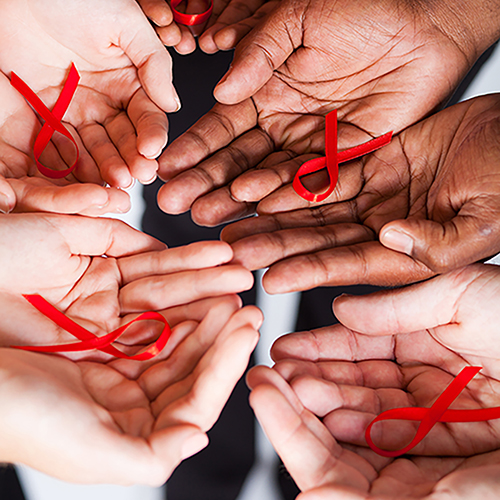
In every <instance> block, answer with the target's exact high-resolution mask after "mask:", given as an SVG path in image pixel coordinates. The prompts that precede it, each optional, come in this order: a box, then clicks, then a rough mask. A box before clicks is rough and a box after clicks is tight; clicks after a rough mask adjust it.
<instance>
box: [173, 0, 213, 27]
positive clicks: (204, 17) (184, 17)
mask: <svg viewBox="0 0 500 500" xmlns="http://www.w3.org/2000/svg"><path fill="white" fill-rule="evenodd" d="M183 1H184V0H172V1H171V2H170V7H171V8H172V14H173V16H174V21H175V22H176V23H178V24H183V25H184V26H196V25H198V24H203V23H204V22H206V21H208V19H209V18H210V16H211V15H212V10H213V8H214V2H213V0H208V4H209V7H208V9H207V10H206V11H205V12H202V13H201V14H184V13H183V12H179V11H178V10H177V9H176V7H177V6H178V5H180V4H181V3H182V2H183ZM186 1H187V0H186Z"/></svg>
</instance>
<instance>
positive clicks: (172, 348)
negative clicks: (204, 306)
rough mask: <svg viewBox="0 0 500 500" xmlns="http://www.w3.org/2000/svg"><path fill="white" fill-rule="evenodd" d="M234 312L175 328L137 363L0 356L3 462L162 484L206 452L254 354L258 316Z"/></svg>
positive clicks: (81, 476)
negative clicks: (150, 356) (153, 354)
mask: <svg viewBox="0 0 500 500" xmlns="http://www.w3.org/2000/svg"><path fill="white" fill-rule="evenodd" d="M238 307H239V304H238V302H237V301H235V300H224V301H222V302H220V304H219V305H218V306H216V307H213V308H212V310H211V311H210V312H209V313H208V314H207V316H206V317H205V319H204V320H203V321H202V322H201V323H200V324H199V325H197V324H196V323H193V322H190V323H183V324H182V325H179V326H178V327H176V328H174V329H173V333H172V336H171V338H170V340H169V343H168V344H167V347H166V349H165V351H164V352H162V353H161V354H160V356H159V357H158V358H155V359H154V360H151V361H149V362H144V363H141V362H136V361H130V360H115V361H111V362H109V363H107V364H106V363H98V362H91V361H80V362H72V361H70V360H68V359H63V358H59V357H57V356H51V355H41V354H34V353H28V352H21V351H15V350H10V349H9V350H8V349H0V366H2V371H1V374H0V379H1V384H0V386H1V388H0V401H1V405H0V407H1V411H0V423H1V425H0V427H1V428H0V436H1V440H2V449H1V452H0V457H1V459H2V461H9V462H16V463H19V462H20V463H23V464H26V465H29V466H31V467H34V468H36V469H38V470H41V471H42V472H45V473H47V474H50V475H53V476H56V477H58V478H59V479H62V480H65V481H72V482H78V483H107V484H110V483H111V484H121V485H131V484H137V483H140V484H148V485H152V486H159V485H161V484H163V483H164V482H165V481H166V479H167V478H168V477H169V476H170V474H171V473H172V471H173V470H174V468H175V467H176V466H177V465H178V464H179V463H180V461H181V460H183V459H185V458H187V457H189V456H191V455H193V454H195V453H197V452H198V451H200V450H201V449H202V448H204V447H205V446H206V445H207V443H208V438H207V436H206V434H205V433H206V431H207V430H208V429H209V428H210V427H211V426H212V425H213V423H214V422H215V420H216V418H217V417H218V415H219V414H220V412H221V410H222V407H223V405H224V403H225V402H226V400H227V398H228V397H229V395H230V393H231V391H232V389H233V387H234V385H235V384H236V382H237V380H238V379H239V378H240V377H241V375H242V373H243V371H244V370H245V367H246V365H247V363H248V360H249V357H250V353H251V351H252V350H253V348H254V347H255V344H256V342H257V339H258V333H257V328H258V327H259V325H260V323H261V315H260V312H259V311H258V309H256V308H254V307H250V308H245V309H243V310H241V311H237V309H238ZM167 351H168V352H167ZM96 450H98V453H96Z"/></svg>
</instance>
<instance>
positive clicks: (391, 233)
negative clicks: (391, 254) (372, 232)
mask: <svg viewBox="0 0 500 500" xmlns="http://www.w3.org/2000/svg"><path fill="white" fill-rule="evenodd" d="M379 240H380V243H382V245H384V246H385V247H386V248H389V249H390V250H395V251H396V252H400V253H405V254H406V255H411V254H412V252H413V247H414V245H415V241H414V240H413V238H412V237H411V236H410V235H409V234H408V233H407V232H405V231H401V229H399V228H396V227H394V226H391V225H386V226H384V227H383V228H382V230H381V231H380V235H379Z"/></svg>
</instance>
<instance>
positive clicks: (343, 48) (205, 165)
mask: <svg viewBox="0 0 500 500" xmlns="http://www.w3.org/2000/svg"><path fill="white" fill-rule="evenodd" d="M484 3H486V2H484ZM450 4H451V2H450ZM499 8H500V6H497V5H496V4H495V5H489V4H488V5H483V2H477V3H473V4H471V3H470V2H469V3H468V4H467V3H465V2H460V4H457V3H453V5H448V4H445V3H443V2H439V3H437V2H432V5H427V2H420V3H417V2H403V1H399V0H384V1H383V2H375V3H374V2H371V1H369V0H366V1H359V2H351V1H348V0H339V1H336V2H330V1H327V0H313V1H307V2H306V1H301V0H283V1H281V2H279V4H278V5H277V6H276V7H275V8H274V9H273V10H272V11H271V12H270V13H269V14H268V15H267V17H265V18H264V19H263V20H262V21H261V22H260V23H259V25H258V26H257V27H256V28H255V29H254V30H252V31H251V33H249V34H248V35H247V36H246V37H245V38H244V39H243V40H242V41H241V42H240V43H239V44H238V47H237V49H236V54H235V58H234V61H233V65H232V69H230V71H229V72H228V74H227V75H226V76H225V78H223V80H222V82H221V83H219V85H218V87H216V89H215V97H216V98H217V100H218V101H219V102H220V103H223V104H217V105H216V106H215V107H214V108H213V109H212V110H211V111H210V112H209V113H208V114H207V115H205V116H204V117H203V118H201V119H200V120H199V121H198V122H197V123H196V124H195V125H194V126H193V127H192V128H191V129H190V130H189V131H187V132H186V133H185V134H184V135H183V136H181V137H180V138H178V139H177V140H176V141H174V142H173V143H172V144H170V145H169V146H168V148H167V149H166V150H165V152H164V153H163V154H162V156H161V157H160V159H159V163H160V168H159V175H160V177H161V178H162V179H164V180H168V181H169V182H168V183H167V184H166V185H165V186H164V187H163V188H162V190H161V191H160V192H159V196H158V204H159V206H160V207H161V208H162V210H164V211H165V212H167V213H172V214H177V213H181V212H185V211H187V210H190V209H191V213H192V217H193V220H194V221H195V222H196V223H198V224H200V225H207V226H213V225H217V224H221V223H223V222H227V221H229V220H234V219H238V218H241V217H243V216H246V215H249V214H252V213H254V211H255V203H256V202H258V201H260V200H261V199H262V197H264V196H266V195H268V194H270V193H271V192H273V191H274V190H275V189H277V188H279V187H280V186H281V185H282V184H283V183H289V182H291V180H292V177H293V175H292V174H293V172H295V171H296V170H297V169H298V167H299V165H300V164H301V163H302V162H303V161H304V160H305V159H306V158H300V160H299V159H297V157H299V156H301V155H304V154H309V153H323V151H322V150H323V147H324V146H323V135H324V116H325V115H326V114H327V113H328V112H330V111H332V110H333V109H338V117H339V149H345V148H348V147H351V146H355V145H358V144H360V143H363V142H365V141H367V140H369V139H371V138H373V137H377V136H379V135H381V134H384V133H386V132H388V131H391V130H392V131H394V132H395V133H398V132H400V131H401V130H403V129H405V128H406V127H408V126H409V125H411V124H413V123H415V122H417V121H418V120H420V119H422V118H423V117H425V116H426V115H427V114H429V113H430V112H432V111H433V110H435V109H436V108H438V107H439V106H441V105H442V103H443V102H444V101H445V100H446V99H447V98H448V96H449V95H450V93H451V92H452V90H453V89H454V88H455V87H456V85H457V84H458V83H459V81H460V80H461V78H462V77H463V76H464V75H465V73H466V71H467V69H468V68H469V67H470V66H471V65H472V63H473V62H474V61H475V59H476V58H477V56H478V55H479V54H480V53H481V52H482V51H483V50H484V49H485V48H486V47H487V46H488V45H489V44H491V43H492V42H493V41H494V40H495V39H496V38H495V37H497V35H498V26H499V25H500V23H498V22H497V21H498V19H499V18H500V14H499V12H498V11H499ZM455 9H456V10H455ZM469 9H470V11H471V12H470V15H465V13H469ZM484 19H488V20H491V24H490V23H485V22H484Z"/></svg>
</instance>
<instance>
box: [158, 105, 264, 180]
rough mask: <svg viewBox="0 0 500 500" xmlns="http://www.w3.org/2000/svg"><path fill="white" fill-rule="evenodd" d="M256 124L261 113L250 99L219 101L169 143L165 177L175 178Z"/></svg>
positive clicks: (163, 166) (162, 174)
mask: <svg viewBox="0 0 500 500" xmlns="http://www.w3.org/2000/svg"><path fill="white" fill-rule="evenodd" d="M256 124H257V114H256V111H255V107H254V105H253V104H252V103H251V101H250V100H248V101H245V102H243V103H241V104H239V105H238V106H223V105H221V104H216V105H215V106H214V107H213V108H212V110H211V111H209V112H208V113H207V114H206V115H204V116H203V117H202V118H200V119H199V120H198V121H197V122H196V123H195V124H194V125H193V126H192V127H191V128H190V129H189V130H188V131H187V132H186V133H184V134H183V135H181V136H180V137H179V138H178V139H176V140H175V141H174V142H172V144H170V145H169V146H168V147H167V149H166V150H165V151H164V153H163V154H162V155H161V156H160V159H159V163H160V166H159V170H158V174H159V176H160V177H161V178H162V179H163V180H164V181H167V180H170V179H172V178H173V177H175V176H176V175H178V174H179V173H180V172H183V171H184V170H187V169H189V168H192V167H194V166H196V165H197V164H198V163H200V162H202V161H203V160H205V159H206V158H207V157H208V156H210V155H212V154H213V153H215V152H216V151H217V150H219V149H221V148H223V147H225V146H227V145H228V144H230V143H231V142H232V141H233V140H234V139H236V137H239V136H240V135H242V134H243V133H245V132H247V131H248V130H250V129H252V128H253V127H255V125H256Z"/></svg>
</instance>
